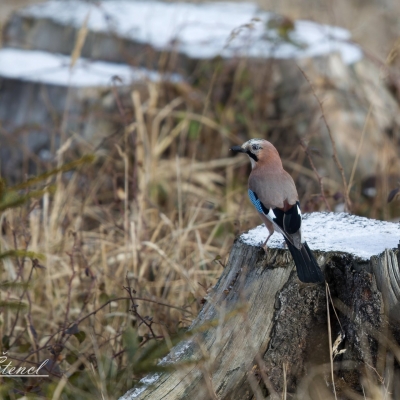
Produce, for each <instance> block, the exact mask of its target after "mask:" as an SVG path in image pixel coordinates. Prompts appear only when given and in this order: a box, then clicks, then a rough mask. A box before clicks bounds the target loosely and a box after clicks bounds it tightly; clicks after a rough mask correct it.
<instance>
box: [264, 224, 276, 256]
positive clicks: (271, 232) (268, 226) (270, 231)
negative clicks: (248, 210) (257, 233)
mask: <svg viewBox="0 0 400 400" xmlns="http://www.w3.org/2000/svg"><path fill="white" fill-rule="evenodd" d="M263 220H264V223H265V226H266V227H267V229H268V232H269V235H268V237H267V238H266V239H265V242H264V243H263V245H262V248H263V249H264V251H265V253H268V246H267V242H268V240H269V238H270V237H271V236H272V235H273V234H274V231H275V229H274V225H273V224H272V222H271V221H270V220H268V219H267V218H265V217H264V218H263Z"/></svg>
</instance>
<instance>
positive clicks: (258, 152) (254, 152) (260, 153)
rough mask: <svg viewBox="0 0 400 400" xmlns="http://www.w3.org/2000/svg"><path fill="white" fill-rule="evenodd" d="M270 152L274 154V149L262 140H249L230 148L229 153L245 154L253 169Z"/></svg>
mask: <svg viewBox="0 0 400 400" xmlns="http://www.w3.org/2000/svg"><path fill="white" fill-rule="evenodd" d="M271 150H272V151H274V152H276V149H275V147H274V146H273V145H272V144H271V143H270V142H268V141H267V140H264V139H250V140H248V141H247V142H245V143H243V144H242V145H241V146H233V147H231V151H234V152H236V153H245V154H247V155H248V156H249V158H250V161H251V166H252V167H253V168H254V167H255V166H256V165H257V164H258V163H259V162H262V161H264V160H265V159H266V158H267V157H268V154H269V153H270V152H271Z"/></svg>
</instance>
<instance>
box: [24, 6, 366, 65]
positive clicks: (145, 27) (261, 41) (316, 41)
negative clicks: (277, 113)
mask: <svg viewBox="0 0 400 400" xmlns="http://www.w3.org/2000/svg"><path fill="white" fill-rule="evenodd" d="M21 13H22V14H23V15H26V16H29V17H35V18H48V19H51V20H52V21H55V22H56V23H59V24H61V25H72V26H74V27H75V28H80V27H81V26H82V25H83V23H84V20H85V18H86V17H87V16H89V20H88V28H89V29H90V30H92V31H96V32H112V33H114V34H117V35H118V36H120V37H123V38H128V39H131V40H133V41H136V42H139V43H146V44H150V45H151V46H153V47H154V48H156V49H160V50H161V49H162V50H173V49H174V50H177V51H178V52H180V53H184V54H186V55H187V56H189V57H192V58H199V59H202V58H212V57H215V56H218V55H220V56H222V57H226V58H231V57H234V56H247V57H254V58H272V57H274V58H304V57H313V56H318V55H324V54H327V53H331V52H339V53H340V54H341V56H342V59H343V61H344V62H346V63H349V64H350V63H354V62H356V61H358V60H360V59H361V58H362V51H361V49H360V47H359V46H357V45H355V44H353V43H351V42H350V37H351V36H350V33H349V31H347V30H346V29H343V28H339V27H334V26H328V25H322V24H318V23H315V22H312V21H302V20H298V21H294V25H293V26H292V27H290V26H289V28H288V29H285V28H284V29H283V33H282V30H280V29H277V28H279V27H281V26H282V25H281V24H284V23H285V21H284V20H282V18H281V17H279V16H277V15H276V14H273V13H269V12H265V11H263V10H260V9H259V8H258V7H257V6H256V5H255V4H251V3H233V2H216V3H203V4H193V3H164V2H160V1H128V0H115V1H97V2H95V3H91V2H86V1H81V0H70V1H69V2H68V6H66V5H65V3H64V2H62V1H58V0H51V1H49V2H46V3H43V4H38V5H33V6H30V7H28V8H25V9H24V10H22V11H21ZM280 21H281V22H280ZM273 25H275V28H274V27H273ZM278 31H280V32H281V34H279V33H278Z"/></svg>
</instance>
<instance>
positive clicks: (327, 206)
mask: <svg viewBox="0 0 400 400" xmlns="http://www.w3.org/2000/svg"><path fill="white" fill-rule="evenodd" d="M300 146H301V147H302V148H303V149H304V152H305V153H306V156H307V158H308V161H309V162H310V165H311V168H312V169H313V171H314V173H315V175H316V176H317V179H318V182H319V188H320V190H321V196H322V198H323V200H324V202H325V205H326V208H327V209H328V211H332V210H331V207H330V205H329V203H328V200H327V199H326V197H325V191H324V184H323V182H322V179H323V178H322V176H321V175H320V174H319V173H318V171H317V169H316V168H315V165H314V162H313V160H312V158H311V154H310V151H309V150H308V147H307V146H306V144H305V143H304V142H303V141H302V140H300Z"/></svg>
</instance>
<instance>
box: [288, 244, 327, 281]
mask: <svg viewBox="0 0 400 400" xmlns="http://www.w3.org/2000/svg"><path fill="white" fill-rule="evenodd" d="M285 240H286V244H287V245H288V248H289V250H290V253H291V254H292V257H293V260H294V263H295V264H296V269H297V276H298V277H299V279H300V280H301V281H302V282H305V283H318V282H324V280H325V278H324V274H323V273H322V271H321V268H320V267H319V266H318V264H317V260H316V259H315V257H314V256H313V254H312V253H311V250H310V248H309V247H308V245H307V243H306V242H304V243H303V245H302V247H301V250H299V249H298V248H296V247H295V246H293V245H292V244H291V243H290V242H288V240H287V239H286V238H285Z"/></svg>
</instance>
